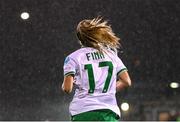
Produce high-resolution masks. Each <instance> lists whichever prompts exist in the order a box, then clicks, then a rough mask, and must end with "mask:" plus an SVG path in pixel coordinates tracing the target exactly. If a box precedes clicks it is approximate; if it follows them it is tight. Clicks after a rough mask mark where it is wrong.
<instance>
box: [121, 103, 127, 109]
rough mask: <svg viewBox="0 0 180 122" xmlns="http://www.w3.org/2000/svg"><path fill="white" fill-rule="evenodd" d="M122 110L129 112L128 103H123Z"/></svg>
mask: <svg viewBox="0 0 180 122" xmlns="http://www.w3.org/2000/svg"><path fill="white" fill-rule="evenodd" d="M121 109H122V110H123V111H128V110H129V104H128V103H122V104H121Z"/></svg>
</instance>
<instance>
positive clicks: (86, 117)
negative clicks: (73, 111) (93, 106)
mask: <svg viewBox="0 0 180 122" xmlns="http://www.w3.org/2000/svg"><path fill="white" fill-rule="evenodd" d="M118 119H119V116H118V115H117V114H116V113H114V112H112V111H111V110H109V109H100V110H93V111H88V112H84V113H80V114H77V115H74V116H72V117H71V121H118Z"/></svg>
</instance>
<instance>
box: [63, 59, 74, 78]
mask: <svg viewBox="0 0 180 122" xmlns="http://www.w3.org/2000/svg"><path fill="white" fill-rule="evenodd" d="M63 70H64V76H68V75H75V73H76V62H75V61H74V60H73V59H72V58H71V57H69V56H68V57H66V58H65V61H64V66H63Z"/></svg>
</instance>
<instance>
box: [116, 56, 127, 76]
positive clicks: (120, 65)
mask: <svg viewBox="0 0 180 122" xmlns="http://www.w3.org/2000/svg"><path fill="white" fill-rule="evenodd" d="M116 71H117V76H118V75H120V74H121V73H122V72H124V71H127V68H126V66H125V65H124V63H123V62H122V60H121V59H120V58H119V57H117V69H116Z"/></svg>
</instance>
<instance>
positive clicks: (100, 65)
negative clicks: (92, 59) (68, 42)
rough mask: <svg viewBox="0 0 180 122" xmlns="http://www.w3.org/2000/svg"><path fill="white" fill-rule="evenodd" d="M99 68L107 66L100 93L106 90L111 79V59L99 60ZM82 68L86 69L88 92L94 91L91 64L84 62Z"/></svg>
mask: <svg viewBox="0 0 180 122" xmlns="http://www.w3.org/2000/svg"><path fill="white" fill-rule="evenodd" d="M98 67H99V68H102V67H108V74H107V77H106V80H105V82H104V83H105V84H104V87H103V90H102V93H106V92H107V91H108V88H109V84H110V81H111V77H112V73H113V64H112V62H111V61H103V62H99V66H98ZM84 69H85V70H87V73H88V80H89V91H88V92H89V93H94V89H95V80H94V72H93V67H92V64H86V65H85V66H84Z"/></svg>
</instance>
